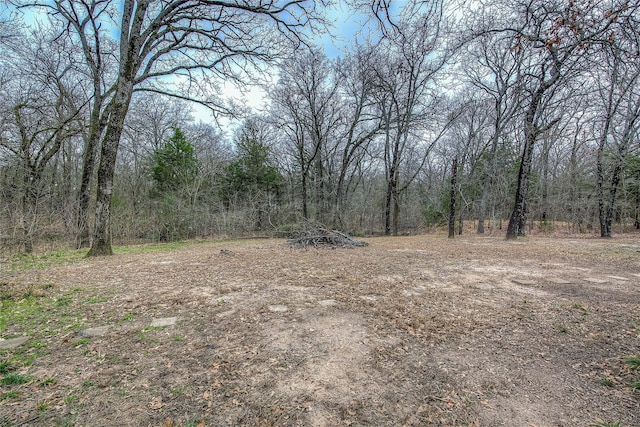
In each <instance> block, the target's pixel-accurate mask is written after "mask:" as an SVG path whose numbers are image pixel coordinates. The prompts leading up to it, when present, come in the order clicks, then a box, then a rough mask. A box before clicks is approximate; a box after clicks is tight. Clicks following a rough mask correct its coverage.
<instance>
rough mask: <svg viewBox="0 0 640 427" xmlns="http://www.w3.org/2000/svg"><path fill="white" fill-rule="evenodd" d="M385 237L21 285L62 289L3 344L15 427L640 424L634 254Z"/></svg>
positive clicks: (7, 281)
mask: <svg viewBox="0 0 640 427" xmlns="http://www.w3.org/2000/svg"><path fill="white" fill-rule="evenodd" d="M367 242H368V243H369V246H368V247H362V248H352V249H334V250H332V249H312V248H308V249H291V248H289V247H287V246H286V244H285V241H284V240H255V241H234V242H224V243H198V244H195V243H194V244H190V245H187V246H185V247H182V248H177V249H172V250H163V251H152V252H139V253H131V254H120V255H116V256H114V257H109V258H102V259H83V260H80V261H76V262H74V263H72V264H69V265H65V266H59V267H48V268H46V269H41V270H35V269H31V270H27V271H23V272H21V273H14V274H11V275H7V274H5V275H4V276H3V277H2V282H4V285H3V286H4V288H8V287H17V288H25V287H34V286H35V287H38V286H40V287H42V285H43V284H46V285H47V286H46V288H47V289H48V291H47V292H48V294H47V295H45V296H38V297H37V299H36V300H35V301H34V302H33V306H31V305H30V306H29V307H34V308H33V312H28V313H27V314H24V313H23V314H20V313H22V312H17V313H16V314H13V315H12V316H13V317H12V322H11V323H10V324H8V325H5V332H4V333H3V334H2V335H3V338H14V337H18V336H29V337H30V341H29V343H28V344H26V347H25V346H22V347H19V348H16V349H8V350H0V362H2V363H4V365H0V366H8V367H10V369H11V372H12V373H13V374H19V375H22V376H23V377H24V378H28V381H26V382H25V383H24V384H20V385H7V384H2V385H0V395H1V396H4V397H3V398H2V400H0V421H1V422H0V425H3V426H4V425H36V426H49V425H91V426H113V425H123V426H124V425H131V426H143V425H150V426H158V425H168V426H177V425H185V426H186V425H193V426H196V425H209V426H225V425H228V426H237V425H250V426H272V425H273V426H275V425H278V426H285V425H286V426H292V425H301V426H337V425H352V426H361V425H375V426H383V425H387V426H395V425H398V426H400V425H407V426H411V425H414V426H427V425H434V426H435V425H441V426H499V425H505V426H507V425H508V426H516V425H517V426H528V425H532V426H588V425H593V424H594V423H597V422H605V421H606V422H620V424H621V425H622V426H638V425H640V391H638V390H637V389H634V388H633V386H632V385H633V384H634V382H636V381H640V379H638V377H640V373H638V372H637V371H633V370H632V369H631V367H630V366H629V365H628V364H627V363H625V358H626V357H630V356H637V355H639V353H640V304H639V303H640V252H639V251H640V246H638V245H637V244H636V241H635V240H632V239H611V240H606V241H603V240H597V239H567V238H565V239H545V238H527V239H523V240H518V241H516V242H508V241H505V240H503V239H502V238H491V237H485V238H480V237H475V236H468V237H464V238H460V239H456V240H454V241H451V240H447V239H445V238H442V237H439V236H416V237H403V238H375V239H367ZM21 310H22V309H21ZM168 318H172V320H171V322H168V321H163V322H160V323H158V320H159V319H168ZM154 322H155V323H154ZM158 325H160V326H158ZM102 326H109V327H108V328H107V329H106V332H105V333H104V335H97V336H93V335H91V336H89V337H87V336H86V335H82V331H86V330H87V329H90V328H97V327H102ZM27 360H28V363H27ZM7 371H8V368H7Z"/></svg>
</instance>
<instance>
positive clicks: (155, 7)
mask: <svg viewBox="0 0 640 427" xmlns="http://www.w3.org/2000/svg"><path fill="white" fill-rule="evenodd" d="M24 4H26V5H29V6H31V7H40V8H44V9H45V10H47V11H48V12H49V13H50V14H51V15H52V16H53V17H55V18H56V19H57V20H58V22H59V25H60V28H63V29H64V30H65V31H69V32H72V33H74V34H75V35H77V36H79V37H80V38H82V37H87V38H89V37H93V39H94V40H95V41H94V42H93V44H89V43H87V45H86V46H83V49H86V50H89V53H86V52H85V56H86V57H87V58H89V57H91V58H93V55H92V52H91V49H92V46H93V47H94V48H95V46H96V45H99V46H108V45H112V46H114V47H115V49H114V53H115V56H116V58H117V63H118V67H117V71H116V72H115V73H114V79H113V80H110V81H108V82H102V83H101V84H103V85H104V87H106V88H107V89H106V90H102V91H101V93H104V94H106V96H107V97H108V100H106V103H105V105H106V106H105V110H104V113H103V114H102V117H103V118H104V120H103V121H102V120H99V121H98V123H100V126H102V125H104V133H103V134H102V136H101V139H100V164H99V166H98V189H97V197H96V214H95V227H94V232H93V241H92V245H91V249H90V251H89V253H88V255H90V256H91V255H109V254H112V248H111V234H110V221H111V197H112V194H113V178H114V170H115V160H116V156H117V154H118V147H119V142H120V136H121V135H122V131H123V126H124V121H125V118H126V116H127V112H128V110H129V105H130V103H131V99H132V95H133V92H134V91H148V92H156V93H163V94H168V95H171V96H175V97H179V98H183V99H188V100H192V101H197V102H199V103H201V104H202V105H205V106H207V107H209V108H211V109H212V110H214V111H216V112H222V113H229V112H230V111H229V110H228V109H227V108H226V107H224V105H222V103H220V102H219V101H218V99H217V98H216V97H215V96H214V95H213V93H215V92H214V91H213V90H212V89H213V84H212V83H214V81H213V79H215V78H217V77H225V78H235V79H238V80H243V79H245V78H246V72H247V71H248V70H249V69H250V68H252V67H254V66H257V65H258V64H259V63H262V61H265V60H270V59H273V58H275V57H277V56H278V55H279V54H280V53H281V52H282V50H283V48H284V47H285V45H286V47H291V44H294V45H298V44H299V43H300V41H301V39H302V37H303V36H304V34H303V29H304V28H307V27H309V26H311V25H312V24H313V23H315V22H318V19H319V17H320V16H319V13H318V12H319V10H318V8H319V3H318V2H310V1H304V0H293V1H272V0H258V1H255V2H245V1H240V0H238V1H236V0H232V1H227V2H219V1H212V0H169V1H163V2H160V1H150V0H144V1H135V0H124V1H122V2H121V1H115V0H105V1H101V2H95V1H90V0H59V1H56V2H53V3H50V2H45V1H35V2H31V1H29V2H25V3H24ZM109 32H112V33H113V32H117V33H118V38H117V39H115V40H111V39H110V38H109V36H108V34H109ZM87 60H88V61H89V59H87ZM166 76H173V77H174V78H173V79H171V80H170V81H169V80H168V79H163V78H164V77H166ZM100 78H101V79H102V78H104V75H101V76H100Z"/></svg>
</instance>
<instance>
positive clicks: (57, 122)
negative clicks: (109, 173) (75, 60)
mask: <svg viewBox="0 0 640 427" xmlns="http://www.w3.org/2000/svg"><path fill="white" fill-rule="evenodd" d="M66 47H67V46H65V44H64V40H59V39H55V38H54V35H52V34H51V33H49V32H47V31H45V30H38V31H36V32H34V33H33V34H30V35H24V36H23V37H22V38H21V42H20V43H16V44H12V46H11V48H10V49H9V52H10V53H11V55H12V56H13V61H12V64H11V69H12V71H13V74H12V79H11V80H10V81H9V82H7V84H6V86H5V87H4V88H3V89H4V92H5V97H3V98H4V104H5V107H8V108H7V109H8V110H10V117H11V119H9V120H7V123H6V125H7V127H8V129H5V131H4V132H3V135H2V137H0V148H3V149H5V150H7V151H8V152H10V153H11V154H13V155H14V156H15V158H16V159H17V160H18V162H19V164H20V169H21V175H22V185H21V218H20V229H21V230H22V244H23V248H24V251H25V252H26V253H31V252H33V249H34V247H33V245H34V236H35V234H36V233H37V228H38V227H37V223H38V220H39V218H38V207H39V202H40V198H41V194H42V192H43V188H42V186H43V175H44V173H45V170H46V168H47V167H48V166H49V165H50V162H51V161H52V160H53V159H54V157H55V156H56V155H57V154H58V152H59V151H60V149H61V147H62V145H63V143H64V142H65V140H66V139H67V138H69V137H70V136H71V135H74V134H77V133H78V132H79V124H78V123H77V122H78V120H77V119H78V115H79V114H80V111H81V108H82V106H77V104H76V99H75V94H74V93H73V90H74V89H73V83H72V82H73V80H74V78H73V77H75V76H71V74H72V66H71V64H72V62H71V61H70V60H69V58H68V57H67V53H66V52H65V50H66ZM5 53H7V52H5ZM7 112H8V111H7Z"/></svg>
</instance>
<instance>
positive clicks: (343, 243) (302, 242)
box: [287, 227, 369, 248]
mask: <svg viewBox="0 0 640 427" xmlns="http://www.w3.org/2000/svg"><path fill="white" fill-rule="evenodd" d="M287 243H288V244H289V245H291V246H296V247H299V248H306V247H308V246H314V247H320V246H322V247H332V248H347V247H354V246H368V245H369V244H368V243H366V242H362V241H360V240H356V239H354V238H353V237H351V236H349V235H347V234H345V233H342V232H340V231H337V230H330V229H328V228H326V227H307V228H305V229H304V230H302V231H301V232H300V233H298V235H297V236H296V237H294V238H292V239H289V240H287Z"/></svg>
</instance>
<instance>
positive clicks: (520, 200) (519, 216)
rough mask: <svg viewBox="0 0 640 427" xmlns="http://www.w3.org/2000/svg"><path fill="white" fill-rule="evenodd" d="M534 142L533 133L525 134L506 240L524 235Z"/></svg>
mask: <svg viewBox="0 0 640 427" xmlns="http://www.w3.org/2000/svg"><path fill="white" fill-rule="evenodd" d="M534 142H535V133H534V132H533V131H531V132H527V135H526V138H525V145H524V150H523V152H522V159H521V161H520V169H519V171H518V186H517V188H516V197H515V204H514V207H513V211H512V212H511V217H510V218H509V225H508V226H507V239H515V238H517V237H518V236H524V235H525V225H526V220H525V207H526V206H525V205H526V201H527V191H528V189H529V175H530V174H531V160H532V157H533V145H534Z"/></svg>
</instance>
